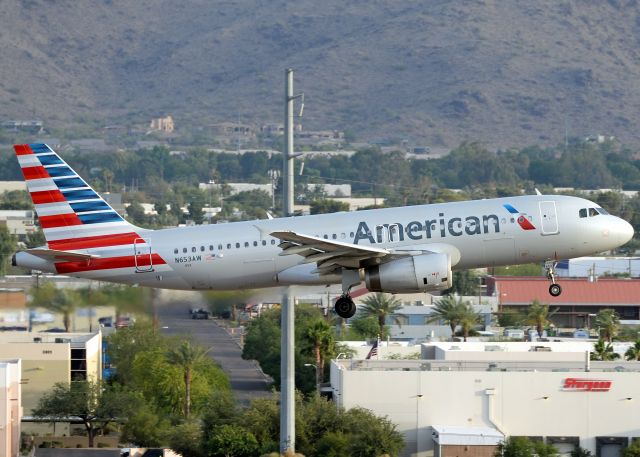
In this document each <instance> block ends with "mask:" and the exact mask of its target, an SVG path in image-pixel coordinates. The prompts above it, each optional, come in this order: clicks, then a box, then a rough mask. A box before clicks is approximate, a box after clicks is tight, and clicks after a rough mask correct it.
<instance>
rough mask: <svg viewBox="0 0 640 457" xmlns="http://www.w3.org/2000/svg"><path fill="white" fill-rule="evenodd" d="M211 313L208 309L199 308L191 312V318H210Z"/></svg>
mask: <svg viewBox="0 0 640 457" xmlns="http://www.w3.org/2000/svg"><path fill="white" fill-rule="evenodd" d="M210 315H211V312H210V311H207V310H206V309H198V310H196V311H195V312H193V313H191V319H209V316H210Z"/></svg>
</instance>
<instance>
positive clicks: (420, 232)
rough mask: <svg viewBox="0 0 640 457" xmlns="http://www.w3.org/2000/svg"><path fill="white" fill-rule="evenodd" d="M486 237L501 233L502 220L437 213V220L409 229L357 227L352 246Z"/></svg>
mask: <svg viewBox="0 0 640 457" xmlns="http://www.w3.org/2000/svg"><path fill="white" fill-rule="evenodd" d="M483 233H500V219H499V218H498V216H497V215H496V214H485V215H482V216H467V217H465V218H462V217H452V218H447V217H446V216H445V215H444V213H438V217H437V218H434V219H427V220H424V221H410V222H407V223H406V225H403V224H401V223H399V222H396V223H392V224H380V225H377V226H375V230H371V228H370V227H369V225H368V224H367V223H366V222H365V221H362V222H360V223H358V228H357V229H356V232H355V237H354V238H353V244H358V243H359V242H360V241H363V240H367V241H368V242H369V243H371V244H376V243H383V242H386V241H404V240H405V237H406V238H408V239H410V240H422V239H427V240H429V239H431V238H433V237H440V238H446V237H448V236H462V235H464V234H466V235H481V234H483Z"/></svg>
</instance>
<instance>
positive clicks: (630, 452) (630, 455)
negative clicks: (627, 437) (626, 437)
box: [622, 439, 640, 457]
mask: <svg viewBox="0 0 640 457" xmlns="http://www.w3.org/2000/svg"><path fill="white" fill-rule="evenodd" d="M622 457H640V440H637V439H636V440H633V442H632V443H631V445H630V446H629V447H626V448H624V449H623V450H622Z"/></svg>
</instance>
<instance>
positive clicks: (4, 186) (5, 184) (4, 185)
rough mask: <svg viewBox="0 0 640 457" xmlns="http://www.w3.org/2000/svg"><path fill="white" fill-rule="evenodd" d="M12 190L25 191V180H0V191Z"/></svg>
mask: <svg viewBox="0 0 640 457" xmlns="http://www.w3.org/2000/svg"><path fill="white" fill-rule="evenodd" d="M14 190H23V191H25V192H26V191H27V182H26V181H0V193H4V192H11V191H14Z"/></svg>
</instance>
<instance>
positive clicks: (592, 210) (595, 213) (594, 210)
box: [589, 208, 600, 217]
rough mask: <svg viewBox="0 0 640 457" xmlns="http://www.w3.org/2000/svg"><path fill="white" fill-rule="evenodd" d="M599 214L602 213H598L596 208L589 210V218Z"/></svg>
mask: <svg viewBox="0 0 640 457" xmlns="http://www.w3.org/2000/svg"><path fill="white" fill-rule="evenodd" d="M598 214H600V213H599V212H598V210H597V209H595V208H589V217H592V216H597V215H598Z"/></svg>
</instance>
